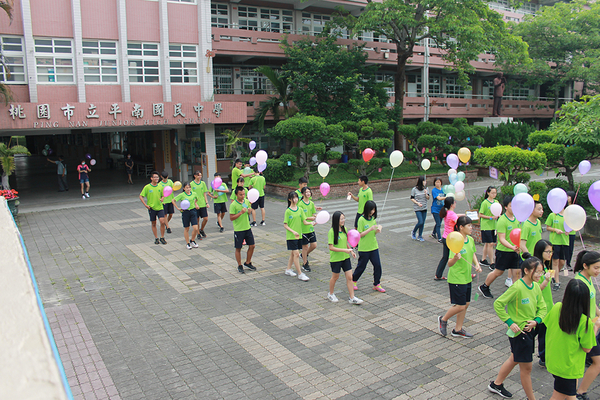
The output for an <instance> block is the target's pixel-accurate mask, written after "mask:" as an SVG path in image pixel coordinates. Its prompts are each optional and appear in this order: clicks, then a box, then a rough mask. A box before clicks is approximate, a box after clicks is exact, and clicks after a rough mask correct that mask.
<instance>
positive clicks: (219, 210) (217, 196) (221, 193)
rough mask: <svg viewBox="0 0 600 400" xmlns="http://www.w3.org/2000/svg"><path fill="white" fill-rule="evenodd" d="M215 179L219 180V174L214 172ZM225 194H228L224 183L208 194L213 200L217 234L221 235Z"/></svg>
mask: <svg viewBox="0 0 600 400" xmlns="http://www.w3.org/2000/svg"><path fill="white" fill-rule="evenodd" d="M214 177H215V178H217V177H218V178H220V177H221V174H220V173H218V172H215V175H214ZM227 193H229V189H228V188H227V185H226V184H225V183H221V186H219V187H218V188H217V189H214V188H213V191H212V193H208V195H209V196H210V197H212V198H213V199H214V201H213V203H214V211H215V214H217V225H218V226H219V232H221V233H223V230H224V228H223V218H225V213H226V212H227Z"/></svg>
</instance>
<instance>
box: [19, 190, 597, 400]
mask: <svg viewBox="0 0 600 400" xmlns="http://www.w3.org/2000/svg"><path fill="white" fill-rule="evenodd" d="M486 185H487V183H485V182H483V183H482V182H474V183H472V184H470V186H471V188H473V189H472V190H476V191H481V189H479V187H483V186H486ZM475 188H478V189H475ZM139 189H141V185H140V187H139ZM139 189H137V190H138V191H139ZM469 194H472V193H469ZM383 197H384V194H382V193H378V194H376V195H375V200H376V202H377V203H378V205H379V212H380V214H382V215H381V218H380V219H379V221H380V223H381V224H382V225H383V226H384V230H383V233H382V234H381V235H379V245H380V253H381V259H382V265H383V278H382V285H383V287H384V288H385V289H386V290H387V293H378V292H375V291H373V290H372V289H371V286H372V274H371V272H372V269H369V268H371V267H369V268H368V269H367V273H365V274H364V275H363V277H362V278H361V280H360V281H359V288H360V290H359V291H358V292H357V293H356V294H357V296H358V297H360V298H362V299H363V300H364V303H363V304H362V305H360V306H355V305H351V304H348V302H347V301H343V300H345V299H347V290H346V287H345V281H344V279H343V277H342V278H340V280H339V281H338V283H337V286H336V294H337V296H338V297H339V298H340V302H339V303H331V302H329V301H328V300H327V298H326V294H327V290H328V281H329V278H330V276H331V271H330V268H329V262H328V257H329V256H328V249H327V245H326V233H327V231H328V229H329V227H330V225H328V226H317V227H316V231H317V238H318V241H319V245H318V248H317V250H316V251H315V252H313V254H312V255H311V257H310V264H311V267H312V268H313V272H311V273H309V274H308V275H309V276H310V281H308V282H301V281H299V280H298V279H296V278H292V277H288V276H285V275H284V274H283V271H284V268H285V266H286V264H287V259H288V256H289V252H288V251H287V250H286V247H285V233H284V228H283V226H282V218H283V213H284V210H285V206H286V205H285V204H284V203H283V202H282V201H279V200H273V199H269V200H268V201H267V203H266V207H267V226H264V227H257V228H253V232H254V235H255V238H256V242H257V247H256V252H255V256H254V258H253V264H254V265H255V266H256V267H257V268H258V271H256V272H248V273H246V274H245V275H240V274H239V273H238V272H237V270H236V263H235V260H234V253H233V233H232V229H231V222H229V221H226V222H225V228H226V229H225V232H224V233H219V232H218V228H217V226H216V224H215V221H216V218H215V216H214V214H212V213H210V215H209V223H208V225H207V228H206V233H207V235H208V238H206V239H204V240H202V241H201V242H199V245H200V248H199V249H193V250H190V251H188V250H186V249H185V246H184V240H183V228H182V225H181V222H180V221H181V219H180V218H179V216H177V215H176V216H175V217H174V218H173V221H172V222H171V225H172V227H173V233H172V234H170V235H167V240H168V244H167V245H155V244H154V238H153V236H152V233H151V231H150V223H149V221H148V217H147V212H146V210H145V209H144V208H143V206H142V205H141V203H140V202H139V201H137V198H132V199H130V200H123V201H120V202H112V203H111V204H104V205H103V204H102V202H101V201H93V199H91V200H90V201H89V202H87V203H85V202H84V203H81V204H77V205H78V207H77V208H63V209H54V210H44V211H43V212H29V213H21V214H20V215H19V217H18V224H19V227H20V229H21V231H22V234H23V237H24V239H25V243H26V246H27V250H28V252H29V256H30V258H31V263H32V265H33V268H34V272H35V275H36V278H37V280H38V283H39V287H40V292H41V296H42V299H43V301H44V305H45V307H46V314H47V315H48V318H49V320H50V322H51V326H52V330H53V334H54V337H55V340H56V343H57V345H58V349H59V352H60V354H61V357H62V361H63V364H64V367H65V370H66V373H67V376H68V380H69V383H70V385H71V388H72V390H73V394H74V396H75V398H76V399H125V400H134V399H221V398H224V399H246V398H247V399H260V400H265V399H296V398H304V399H318V398H326V399H353V398H360V399H488V398H489V399H492V398H499V397H498V396H497V395H492V394H491V393H488V391H487V389H486V386H487V384H488V383H489V381H490V380H491V379H493V378H494V377H495V375H496V374H497V371H498V368H499V366H500V364H501V363H502V362H504V360H505V359H506V358H507V357H508V355H509V351H510V350H509V344H508V340H507V338H506V335H505V332H506V326H505V325H504V324H503V323H502V322H501V321H500V320H499V319H498V317H497V316H496V314H495V313H494V311H493V308H492V301H491V300H488V299H483V298H480V299H479V300H477V301H475V302H473V303H472V304H471V307H470V308H469V311H468V313H467V320H466V323H465V327H466V329H467V330H468V331H469V332H471V333H474V334H475V338H474V339H472V340H468V339H460V338H453V337H451V336H449V337H447V338H444V337H441V336H440V335H439V334H438V332H437V316H438V315H440V314H443V313H444V312H445V310H446V309H447V308H448V306H449V295H448V288H447V284H446V283H444V282H435V281H433V279H432V278H433V275H434V271H435V267H436V265H437V262H438V260H439V258H440V256H441V245H440V244H438V243H437V242H435V241H434V240H433V239H431V238H430V237H428V235H429V233H430V232H431V229H432V226H433V218H432V217H431V215H428V220H427V224H426V228H425V233H426V237H427V239H426V241H425V242H424V243H421V242H417V241H413V240H411V239H410V236H409V235H410V230H411V228H412V226H413V225H414V223H415V220H416V218H415V216H414V213H413V211H412V203H410V201H409V200H408V197H409V192H408V191H401V192H393V193H390V195H389V197H388V199H387V204H386V207H385V210H384V211H383V213H382V204H383ZM79 201H80V202H81V199H79ZM84 204H85V206H84ZM459 204H460V206H459V209H458V210H457V211H459V212H460V211H464V210H465V208H466V202H461V203H459ZM40 205H41V206H43V199H40ZM317 205H320V206H322V207H324V209H327V210H328V211H330V212H331V213H333V211H336V210H341V211H343V212H344V213H345V214H346V215H347V216H349V217H350V218H348V219H349V220H350V221H353V219H354V214H355V213H356V203H355V202H349V201H346V200H345V199H340V200H330V201H323V202H321V203H318V204H317ZM63 206H65V207H68V204H67V205H64V204H63ZM461 207H462V208H461ZM424 236H425V235H424ZM586 244H587V243H586ZM589 245H592V244H591V243H590V244H589ZM577 246H578V248H580V247H581V243H578V244H577ZM596 247H597V246H596ZM478 250H479V253H481V246H479V249H478ZM243 254H245V250H244V251H243ZM355 265H356V261H353V266H355ZM370 271H371V272H370ZM486 272H487V271H486V270H484V275H485V273H486ZM484 279H485V276H483V277H479V278H476V280H475V283H476V282H477V280H478V281H479V282H483V280H484ZM503 284H504V280H503V279H498V280H497V281H496V282H495V283H494V284H493V286H492V292H493V293H494V294H496V296H498V295H500V294H501V293H502V292H503V291H504V286H503ZM563 287H564V285H563ZM562 293H563V292H562V290H561V291H559V292H554V300H555V301H559V300H560V299H561V297H562ZM449 325H450V326H449V328H452V327H453V326H454V318H453V319H452V320H451V322H450V324H449ZM534 363H536V364H535V365H534V368H533V385H534V390H535V391H536V394H537V396H538V398H549V397H550V395H551V393H552V384H553V379H552V376H551V375H550V374H549V373H548V372H547V371H546V370H545V369H542V368H540V367H539V366H538V365H537V357H536V358H534ZM505 386H506V387H507V389H508V390H510V391H511V392H513V393H514V398H517V399H521V398H524V397H525V395H524V392H523V390H522V389H521V385H520V381H519V374H518V370H515V371H513V373H512V374H511V375H510V376H509V378H508V379H507V381H506V383H505ZM590 394H591V398H599V397H600V387H598V384H595V385H593V386H592V390H591V392H590Z"/></svg>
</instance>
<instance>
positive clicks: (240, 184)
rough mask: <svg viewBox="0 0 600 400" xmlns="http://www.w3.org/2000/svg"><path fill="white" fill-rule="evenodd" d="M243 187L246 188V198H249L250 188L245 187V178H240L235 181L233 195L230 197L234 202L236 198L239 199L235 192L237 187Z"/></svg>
mask: <svg viewBox="0 0 600 400" xmlns="http://www.w3.org/2000/svg"><path fill="white" fill-rule="evenodd" d="M237 187H241V188H244V198H245V199H247V198H248V189H247V188H245V187H244V178H238V179H237V181H233V187H232V189H231V197H229V199H230V200H231V202H232V203H233V202H234V201H235V199H237V195H236V194H235V188H237Z"/></svg>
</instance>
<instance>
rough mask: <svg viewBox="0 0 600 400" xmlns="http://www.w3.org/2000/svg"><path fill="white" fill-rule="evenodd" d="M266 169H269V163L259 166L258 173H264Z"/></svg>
mask: <svg viewBox="0 0 600 400" xmlns="http://www.w3.org/2000/svg"><path fill="white" fill-rule="evenodd" d="M265 169H267V163H266V162H265V163H262V164H258V172H263V171H264V170H265Z"/></svg>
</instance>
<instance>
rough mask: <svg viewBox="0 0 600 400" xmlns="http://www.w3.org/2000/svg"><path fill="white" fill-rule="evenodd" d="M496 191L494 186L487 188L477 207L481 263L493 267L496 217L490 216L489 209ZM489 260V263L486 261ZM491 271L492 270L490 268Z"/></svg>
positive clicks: (494, 199) (493, 201)
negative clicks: (481, 254) (481, 249)
mask: <svg viewBox="0 0 600 400" xmlns="http://www.w3.org/2000/svg"><path fill="white" fill-rule="evenodd" d="M497 193H498V190H497V189H496V188H495V187H494V186H488V188H487V190H486V191H485V199H484V200H483V202H482V203H481V207H479V220H480V221H481V242H482V243H483V256H482V259H481V263H482V264H484V265H487V266H492V267H493V266H494V260H495V258H494V248H495V247H496V242H497V238H496V221H497V220H498V217H496V216H494V214H492V211H491V210H490V207H491V206H492V204H494V203H498V200H496V194H497ZM488 260H489V261H488ZM491 269H493V268H491Z"/></svg>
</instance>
